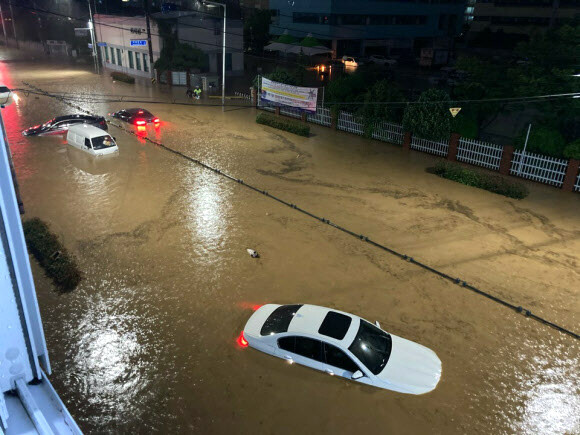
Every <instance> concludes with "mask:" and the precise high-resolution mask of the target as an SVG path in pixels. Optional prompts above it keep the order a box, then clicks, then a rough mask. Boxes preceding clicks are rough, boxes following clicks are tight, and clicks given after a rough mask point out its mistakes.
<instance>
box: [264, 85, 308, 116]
mask: <svg viewBox="0 0 580 435" xmlns="http://www.w3.org/2000/svg"><path fill="white" fill-rule="evenodd" d="M260 99H261V100H262V101H266V102H269V103H274V105H276V106H290V107H295V108H297V109H301V110H304V111H306V112H312V113H315V112H316V101H317V100H318V88H303V87H300V86H292V85H285V84H284V83H278V82H273V81H272V80H268V79H267V78H262V89H261V93H260Z"/></svg>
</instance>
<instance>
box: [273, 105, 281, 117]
mask: <svg viewBox="0 0 580 435" xmlns="http://www.w3.org/2000/svg"><path fill="white" fill-rule="evenodd" d="M274 114H275V115H276V116H280V106H276V107H275V108H274Z"/></svg>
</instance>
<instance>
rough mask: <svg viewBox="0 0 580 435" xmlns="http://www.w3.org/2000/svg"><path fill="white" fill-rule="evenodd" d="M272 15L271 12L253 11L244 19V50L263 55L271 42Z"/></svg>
mask: <svg viewBox="0 0 580 435" xmlns="http://www.w3.org/2000/svg"><path fill="white" fill-rule="evenodd" d="M271 20H272V14H271V12H270V11H269V10H262V9H252V10H251V13H250V15H249V16H248V17H246V18H245V19H244V48H245V49H246V50H248V51H252V52H257V53H261V52H262V51H264V46H265V45H266V44H267V43H268V41H269V40H270V21H271Z"/></svg>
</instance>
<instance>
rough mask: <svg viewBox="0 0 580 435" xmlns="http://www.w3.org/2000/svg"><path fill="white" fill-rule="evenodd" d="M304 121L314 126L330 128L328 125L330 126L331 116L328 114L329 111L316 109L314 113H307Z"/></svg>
mask: <svg viewBox="0 0 580 435" xmlns="http://www.w3.org/2000/svg"><path fill="white" fill-rule="evenodd" d="M306 120H307V121H308V122H312V123H314V124H318V125H324V126H325V127H330V125H331V124H332V115H331V114H330V109H324V108H322V107H317V108H316V113H308V114H307V115H306Z"/></svg>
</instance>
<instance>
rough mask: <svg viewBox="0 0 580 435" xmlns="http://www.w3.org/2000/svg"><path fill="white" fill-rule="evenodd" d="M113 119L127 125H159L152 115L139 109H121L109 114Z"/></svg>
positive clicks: (157, 119)
mask: <svg viewBox="0 0 580 435" xmlns="http://www.w3.org/2000/svg"><path fill="white" fill-rule="evenodd" d="M111 116H112V117H113V118H117V119H120V120H121V121H125V122H128V123H129V124H135V125H146V124H150V123H153V124H159V118H157V117H156V116H155V115H153V114H152V113H151V112H149V111H148V110H145V109H141V108H138V107H136V108H133V109H122V110H119V111H118V112H115V113H111Z"/></svg>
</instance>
